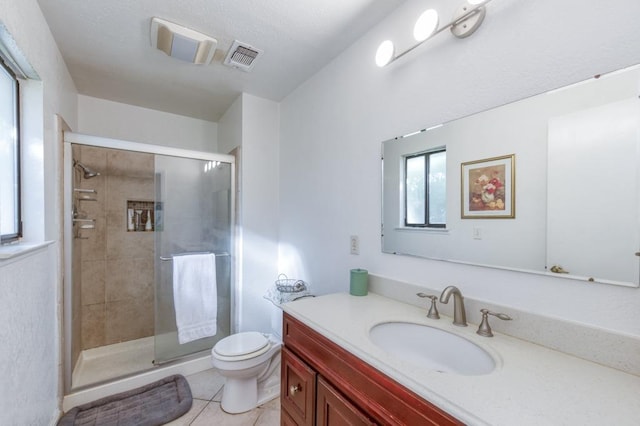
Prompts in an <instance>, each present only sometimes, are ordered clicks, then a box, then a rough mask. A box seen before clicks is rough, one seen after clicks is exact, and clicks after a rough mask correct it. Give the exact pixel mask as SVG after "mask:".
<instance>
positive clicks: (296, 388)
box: [289, 383, 302, 395]
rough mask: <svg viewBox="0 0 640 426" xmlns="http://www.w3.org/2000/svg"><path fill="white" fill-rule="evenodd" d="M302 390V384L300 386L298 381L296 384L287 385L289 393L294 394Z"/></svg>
mask: <svg viewBox="0 0 640 426" xmlns="http://www.w3.org/2000/svg"><path fill="white" fill-rule="evenodd" d="M301 390H302V386H300V384H299V383H298V384H297V385H291V386H289V394H290V395H295V394H297V393H298V392H300V391H301Z"/></svg>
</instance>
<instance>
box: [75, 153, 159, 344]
mask: <svg viewBox="0 0 640 426" xmlns="http://www.w3.org/2000/svg"><path fill="white" fill-rule="evenodd" d="M79 156H80V158H76V159H77V160H79V161H81V162H82V163H83V164H84V165H86V166H88V167H90V168H92V169H95V170H97V171H99V172H100V176H96V177H94V178H90V179H85V178H84V177H83V178H81V179H80V185H81V188H83V189H95V190H96V191H97V194H96V195H95V196H96V198H97V201H78V202H76V205H77V206H78V209H79V210H80V212H81V213H82V214H85V215H86V217H87V218H90V219H95V220H96V222H95V229H85V230H82V231H81V232H80V237H81V239H78V240H77V241H80V247H81V284H80V286H81V288H80V293H81V305H82V308H81V311H82V315H81V317H82V319H81V323H82V325H81V327H80V328H81V340H82V349H89V348H94V347H98V346H104V345H109V344H113V343H118V342H124V341H128V340H134V339H139V338H142V337H147V336H152V335H153V334H154V279H153V274H154V242H153V232H127V200H140V201H153V199H154V180H153V179H154V158H153V155H152V154H143V153H135V152H129V151H120V150H115V149H106V148H96V147H88V146H82V147H81V148H80V153H79ZM76 173H78V172H76ZM77 195H78V194H77V193H76V196H77ZM74 291H77V289H74Z"/></svg>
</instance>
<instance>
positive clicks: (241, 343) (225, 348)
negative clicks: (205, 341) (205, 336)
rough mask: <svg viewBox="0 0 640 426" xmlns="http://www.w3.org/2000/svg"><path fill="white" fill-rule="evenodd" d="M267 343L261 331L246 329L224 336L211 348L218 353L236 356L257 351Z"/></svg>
mask: <svg viewBox="0 0 640 426" xmlns="http://www.w3.org/2000/svg"><path fill="white" fill-rule="evenodd" d="M268 344H269V340H268V339H267V338H266V337H264V335H263V334H262V333H258V332H257V331H248V332H245V333H237V334H232V335H231V336H228V337H225V338H224V339H222V340H220V341H219V342H218V343H216V345H215V346H214V347H213V350H214V352H215V353H217V354H218V355H222V356H225V357H226V356H230V357H236V356H242V355H246V354H250V353H252V352H256V351H259V350H260V349H263V348H265V347H266V346H267V345H268Z"/></svg>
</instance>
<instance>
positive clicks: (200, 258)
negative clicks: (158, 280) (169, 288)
mask: <svg viewBox="0 0 640 426" xmlns="http://www.w3.org/2000/svg"><path fill="white" fill-rule="evenodd" d="M173 301H174V306H175V311H176V324H177V326H178V341H179V342H180V344H183V343H187V342H190V341H192V340H196V339H202V338H204V337H209V336H215V334H216V333H217V326H216V323H217V317H218V291H217V284H216V257H215V255H214V254H189V255H181V256H174V257H173Z"/></svg>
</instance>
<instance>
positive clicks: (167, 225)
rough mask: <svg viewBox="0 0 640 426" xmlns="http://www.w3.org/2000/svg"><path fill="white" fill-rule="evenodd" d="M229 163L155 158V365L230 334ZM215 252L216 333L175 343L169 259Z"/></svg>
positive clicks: (202, 347)
mask: <svg viewBox="0 0 640 426" xmlns="http://www.w3.org/2000/svg"><path fill="white" fill-rule="evenodd" d="M232 179H233V176H232V167H231V165H230V164H229V163H222V162H218V161H207V160H197V159H192V158H181V157H172V156H166V155H156V156H155V203H154V212H153V215H154V218H153V226H154V235H155V254H156V256H155V285H156V291H155V303H156V308H155V361H154V362H155V363H156V364H160V363H163V362H167V361H171V360H173V359H176V358H180V357H183V356H185V355H189V354H193V353H197V352H200V351H205V350H211V348H212V347H213V345H214V344H215V343H216V342H217V341H218V340H220V339H222V338H224V337H226V336H228V335H229V334H230V332H231V304H232V300H231V297H232V294H231V278H232V277H231V266H232V257H231V255H232V254H233V252H232V221H233V216H232V196H233V191H232ZM195 253H212V254H214V255H215V271H216V274H215V280H214V281H215V282H212V286H213V285H215V286H216V293H217V294H216V296H217V297H216V299H217V333H216V335H215V336H212V337H207V338H202V339H198V340H194V341H191V342H188V343H185V344H180V343H179V341H178V333H177V326H176V314H175V305H174V290H173V288H174V286H173V264H174V261H173V259H174V257H175V256H180V255H186V254H195Z"/></svg>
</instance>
